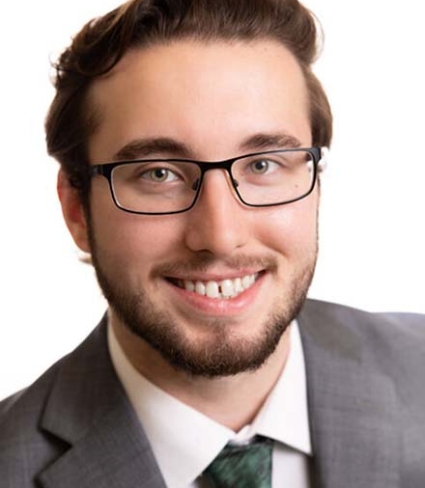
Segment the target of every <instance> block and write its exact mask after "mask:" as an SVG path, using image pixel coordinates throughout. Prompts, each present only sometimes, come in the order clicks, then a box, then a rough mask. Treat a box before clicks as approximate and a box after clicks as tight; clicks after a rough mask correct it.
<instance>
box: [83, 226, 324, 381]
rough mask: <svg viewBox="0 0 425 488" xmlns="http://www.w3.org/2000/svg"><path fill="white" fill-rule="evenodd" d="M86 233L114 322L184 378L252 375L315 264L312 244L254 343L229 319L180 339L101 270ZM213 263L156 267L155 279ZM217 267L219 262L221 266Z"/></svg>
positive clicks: (246, 260)
mask: <svg viewBox="0 0 425 488" xmlns="http://www.w3.org/2000/svg"><path fill="white" fill-rule="evenodd" d="M89 227H90V231H89V238H90V245H91V251H92V255H91V260H92V264H93V266H94V269H95V272H96V276H97V280H98V282H99V285H100V288H101V289H102V292H103V294H104V296H105V298H106V300H107V301H108V303H109V306H110V308H111V310H112V311H113V312H114V313H115V315H116V317H117V318H118V319H119V320H120V322H121V323H122V324H123V325H124V326H125V327H126V328H127V329H128V330H129V331H130V332H131V333H132V334H133V335H134V336H136V338H138V339H142V340H143V341H144V342H145V343H147V344H148V345H149V346H150V347H151V348H153V349H155V350H156V351H157V352H158V353H159V354H160V355H161V356H162V357H163V358H164V359H165V361H166V362H167V363H168V364H169V365H171V366H172V367H173V368H175V369H176V370H179V371H183V372H185V373H186V374H189V375H192V376H197V377H205V378H218V377H223V376H231V375H236V374H238V373H242V372H248V371H255V370H257V369H258V368H260V367H261V366H262V365H263V364H264V363H265V361H266V360H267V359H268V358H269V357H270V356H271V355H272V353H273V352H274V351H275V349H276V348H277V346H278V344H279V342H280V339H281V337H282V335H283V334H284V332H285V330H286V329H287V327H288V326H289V324H290V323H291V322H292V321H293V320H294V319H295V317H297V315H298V313H299V312H300V309H301V308H302V306H303V304H304V302H305V299H306V296H307V292H308V289H309V287H310V284H311V281H312V278H313V274H314V269H315V265H316V260H317V243H316V246H315V248H314V249H313V251H312V252H311V253H309V257H306V258H305V259H304V262H303V264H302V266H300V267H299V269H298V270H297V271H296V272H295V273H293V274H292V275H291V277H290V279H289V280H287V283H286V284H285V287H283V288H284V291H283V292H282V296H280V297H279V298H278V299H277V300H276V303H275V304H274V306H273V307H272V309H273V311H272V312H270V313H268V314H265V316H264V317H262V318H261V319H260V320H261V321H262V323H259V324H258V327H257V330H258V332H257V334H256V335H255V337H251V338H246V337H243V334H241V333H240V332H239V333H236V332H235V331H234V328H233V327H232V319H231V318H214V319H207V320H206V322H207V325H208V334H207V336H208V337H202V339H198V340H193V339H190V338H188V337H187V336H186V334H185V332H184V326H183V325H182V324H180V323H179V321H178V319H177V318H176V317H173V315H172V314H171V313H170V312H169V311H168V310H166V309H165V308H164V307H160V306H158V305H156V304H154V303H152V301H151V300H150V298H149V296H148V293H146V292H145V291H144V290H131V289H130V287H127V286H125V280H124V279H122V278H121V277H120V276H118V273H116V272H115V271H116V268H115V269H106V266H104V263H103V262H102V258H101V256H100V254H101V253H100V252H99V250H98V246H97V245H96V241H95V238H94V232H93V230H92V228H91V226H89ZM214 262H216V259H215V258H214V257H211V256H210V255H205V254H202V253H200V254H199V255H195V256H194V258H193V259H192V260H191V261H190V262H184V263H183V262H182V263H172V264H170V265H165V266H161V267H158V268H157V269H156V270H155V274H156V275H158V276H167V274H168V273H167V271H168V272H170V271H173V272H176V271H178V272H180V273H181V275H182V276H184V274H185V273H188V272H191V271H192V272H195V271H201V270H205V269H207V268H208V267H210V266H211V265H212V264H213V263H214ZM221 262H222V261H221ZM226 264H227V265H228V266H229V268H234V269H238V268H241V267H243V266H245V267H249V266H257V267H259V268H263V269H268V270H270V269H272V270H273V269H276V268H277V264H276V263H275V259H274V258H271V257H269V258H262V259H255V258H252V257H249V256H239V257H238V258H236V259H231V260H229V261H226Z"/></svg>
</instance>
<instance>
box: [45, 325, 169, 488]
mask: <svg viewBox="0 0 425 488" xmlns="http://www.w3.org/2000/svg"><path fill="white" fill-rule="evenodd" d="M41 428H42V429H43V430H45V431H46V432H48V433H49V434H50V435H52V436H54V437H55V438H56V439H60V440H61V441H62V442H66V443H67V444H69V446H70V447H69V449H68V450H67V451H66V452H65V454H64V455H62V456H61V457H60V458H58V459H57V460H56V462H54V463H53V464H52V465H50V466H49V467H48V468H47V469H46V470H45V471H44V472H43V473H42V474H41V475H40V476H39V482H40V483H41V485H42V486H43V487H44V488H50V487H51V488H53V487H55V488H56V487H58V486H60V487H61V488H68V487H69V488H71V487H72V488H76V487H78V488H106V487H108V488H109V487H111V486H114V487H116V488H130V487H134V486H139V487H143V488H165V483H164V481H163V479H162V476H161V474H160V471H159V468H158V466H157V464H156V461H155V459H154V456H153V453H152V451H151V448H150V446H149V443H148V441H147V439H146V435H145V433H144V432H143V429H142V427H141V426H140V423H139V421H138V419H137V417H136V415H135V413H134V411H133V409H132V407H131V406H130V404H129V402H128V400H127V397H126V396H125V393H124V391H123V389H122V387H121V384H120V383H119V381H118V379H117V377H116V375H115V371H114V369H113V367H112V364H111V361H110V358H109V353H108V349H107V344H106V320H105V319H104V320H103V321H102V323H101V325H100V326H99V327H98V328H97V329H96V330H95V331H94V332H93V333H92V334H91V336H89V338H88V339H87V340H86V341H85V342H84V343H83V344H82V345H81V346H80V347H79V348H78V349H77V350H76V351H75V352H74V353H72V354H71V356H69V357H67V358H65V359H64V360H62V364H61V365H60V368H59V371H58V374H57V378H56V381H55V383H54V386H53V388H52V391H51V394H50V396H49V399H48V402H47V404H46V408H45V411H44V415H43V418H42V421H41Z"/></svg>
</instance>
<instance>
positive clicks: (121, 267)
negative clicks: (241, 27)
mask: <svg viewBox="0 0 425 488" xmlns="http://www.w3.org/2000/svg"><path fill="white" fill-rule="evenodd" d="M90 97H91V103H92V105H93V106H94V107H95V109H96V112H97V113H98V114H99V116H100V122H99V126H98V129H97V131H96V133H95V134H94V136H92V138H91V139H90V141H89V156H90V161H91V162H92V163H93V164H96V163H102V162H109V161H112V160H114V159H116V158H117V157H121V158H122V157H124V156H125V157H126V158H128V157H159V158H161V157H173V156H177V157H189V158H193V159H199V160H204V161H217V160H221V159H226V158H230V157H234V156H237V155H242V154H245V153H248V152H256V151H262V150H269V149H278V148H281V147H285V146H286V147H291V146H294V145H295V144H299V145H300V146H301V147H309V146H311V133H310V132H311V131H310V123H309V118H308V98H307V93H306V89H305V84H304V79H303V76H302V73H301V70H300V68H299V66H298V65H297V62H296V61H295V59H294V58H293V56H292V55H291V54H290V52H289V51H288V50H287V49H286V48H285V47H283V46H282V45H280V44H277V43H275V42H274V41H268V40H262V41H255V42H252V43H242V42H240V43H239V42H232V43H225V42H219V41H215V42H212V43H208V44H204V43H199V42H195V41H178V42H175V43H172V44H168V45H156V46H153V47H149V48H147V49H139V50H134V51H131V52H128V53H127V54H126V55H125V56H124V57H123V59H122V60H121V61H120V62H119V64H118V65H117V66H116V67H115V68H114V70H113V71H112V72H111V73H109V74H108V75H107V76H104V77H103V78H102V79H100V80H97V81H95V82H94V84H93V85H92V88H91V93H90ZM58 188H59V196H60V199H61V203H62V207H63V212H64V216H65V220H66V222H67V224H68V227H69V229H70V231H71V234H72V235H73V237H74V240H75V242H76V244H77V245H78V246H79V247H80V249H82V250H83V251H86V252H90V253H91V254H92V258H93V263H94V265H95V268H96V272H97V275H98V279H99V282H100V284H101V286H102V289H103V291H104V293H105V296H106V298H107V299H108V301H109V304H110V310H109V315H110V320H111V323H112V326H113V327H114V331H115V333H116V335H117V337H118V340H119V342H120V344H121V346H122V347H123V349H124V351H125V353H126V355H127V357H128V358H129V359H130V361H131V362H132V364H133V365H134V366H135V367H136V368H137V369H138V370H139V371H140V372H141V373H142V374H144V375H145V376H146V377H147V378H148V379H150V380H151V381H152V382H154V383H155V384H157V385H158V386H160V387H161V388H163V389H164V390H166V391H168V392H169V393H171V394H172V395H174V396H176V397H177V398H179V399H181V400H182V401H184V402H186V403H188V404H190V405H192V406H194V407H195V408H197V409H198V410H200V411H202V412H204V413H205V414H207V415H209V416H211V417H212V418H215V419H216V420H218V421H219V422H222V423H224V424H226V425H228V426H230V427H231V428H235V429H236V428H238V427H239V426H241V425H243V424H244V423H246V421H248V420H249V419H250V418H252V417H253V416H254V415H255V413H256V411H257V410H258V408H259V407H260V406H261V404H262V402H263V401H264V398H265V397H266V395H267V393H268V392H269V391H270V389H271V388H272V387H273V385H274V383H275V381H276V379H277V377H278V376H279V374H280V372H281V371H282V368H283V367H284V364H285V361H286V357H287V353H288V350H289V338H288V330H287V329H286V328H287V325H288V324H289V323H290V321H291V320H292V319H293V318H294V316H295V315H296V314H297V312H298V310H299V307H300V306H301V305H302V303H303V301H304V298H305V295H306V292H307V289H308V287H309V285H310V281H311V278H312V275H313V271H314V266H315V262H316V256H317V213H318V203H319V190H318V187H317V186H316V188H315V190H314V191H313V193H312V194H311V195H309V196H308V197H307V198H305V199H303V200H300V201H298V202H295V203H292V204H289V205H283V206H278V207H270V208H250V207H246V206H244V205H243V204H242V203H241V202H240V201H238V199H237V197H236V196H235V194H234V192H233V190H232V188H231V185H230V182H229V181H228V177H227V175H226V173H225V172H224V171H222V170H216V171H210V172H208V173H207V174H206V176H205V180H204V183H203V188H202V190H201V194H200V198H199V200H198V202H197V204H196V206H195V207H194V208H193V209H191V210H190V211H188V212H186V213H182V214H177V215H168V216H146V215H133V214H129V213H125V212H123V211H121V210H119V209H118V208H116V207H115V205H114V203H113V201H112V199H111V196H110V192H109V188H108V184H107V181H106V179H105V178H103V177H100V176H97V177H95V178H94V179H93V181H92V192H91V200H90V206H91V208H90V222H87V220H86V218H85V216H84V212H83V211H82V208H81V205H80V202H79V200H78V195H77V194H76V192H75V191H74V190H73V189H72V188H71V187H70V185H69V184H68V183H67V180H66V177H65V175H64V174H63V173H60V174H59V183H58ZM253 273H259V278H258V280H257V282H256V283H255V285H254V286H253V287H251V288H250V289H249V290H247V291H246V292H244V293H242V294H241V295H239V296H238V297H236V298H233V299H230V300H229V299H227V300H225V299H210V298H207V297H200V296H198V295H195V294H194V293H191V292H187V291H185V290H182V289H180V288H178V287H176V286H175V285H174V284H173V283H172V282H170V278H171V279H173V280H176V279H179V280H185V279H186V280H194V281H195V280H202V281H209V280H222V279H225V278H236V277H238V276H244V275H247V274H253ZM236 391H237V395H236V394H235V392H236ZM236 397H237V402H238V405H239V408H238V409H236V410H237V413H235V412H234V410H235V409H234V408H233V412H232V406H234V405H235V404H236V403H235V402H236ZM218 398H219V401H218V400H217V399H218ZM244 401H245V405H244V407H242V408H240V405H241V404H244V403H243V402H244Z"/></svg>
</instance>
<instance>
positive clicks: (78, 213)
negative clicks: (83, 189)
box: [57, 169, 90, 253]
mask: <svg viewBox="0 0 425 488" xmlns="http://www.w3.org/2000/svg"><path fill="white" fill-rule="evenodd" d="M57 191H58V195H59V200H60V203H61V206H62V214H63V217H64V219H65V222H66V225H67V227H68V230H69V232H70V233H71V235H72V238H73V239H74V242H75V244H76V245H77V246H78V247H79V248H80V249H81V250H82V251H84V252H86V253H90V244H89V239H88V230H87V219H86V215H85V213H84V209H83V205H82V203H81V198H80V195H79V193H78V190H77V189H76V188H74V187H73V186H72V185H71V183H70V181H69V179H68V176H67V174H66V173H65V172H64V171H63V170H62V169H61V170H59V173H58V182H57Z"/></svg>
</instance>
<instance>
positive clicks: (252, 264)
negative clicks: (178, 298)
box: [152, 254, 278, 276]
mask: <svg viewBox="0 0 425 488" xmlns="http://www.w3.org/2000/svg"><path fill="white" fill-rule="evenodd" d="M214 266H220V267H225V268H226V269H228V270H232V271H238V270H241V269H246V268H255V269H258V270H262V269H267V270H269V271H274V270H276V269H277V266H278V263H277V259H276V258H275V257H274V256H270V255H267V256H247V255H242V254H241V255H238V256H230V257H226V258H223V259H218V258H217V257H215V256H213V255H209V254H199V255H195V256H194V257H193V258H192V259H190V260H189V259H188V260H185V261H183V260H182V261H173V262H172V263H163V264H159V265H158V266H156V267H155V268H154V269H153V270H152V272H153V274H155V275H161V276H174V275H185V274H190V273H205V272H207V271H209V270H210V269H211V268H213V267H214Z"/></svg>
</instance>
